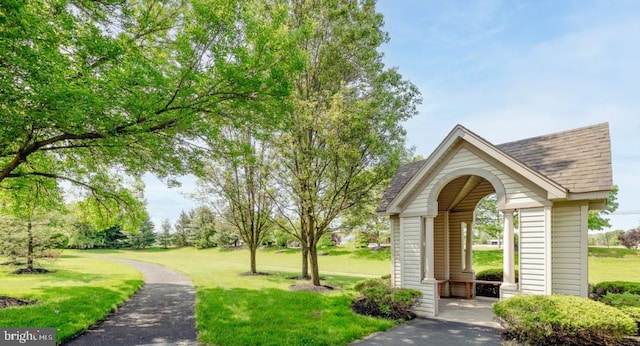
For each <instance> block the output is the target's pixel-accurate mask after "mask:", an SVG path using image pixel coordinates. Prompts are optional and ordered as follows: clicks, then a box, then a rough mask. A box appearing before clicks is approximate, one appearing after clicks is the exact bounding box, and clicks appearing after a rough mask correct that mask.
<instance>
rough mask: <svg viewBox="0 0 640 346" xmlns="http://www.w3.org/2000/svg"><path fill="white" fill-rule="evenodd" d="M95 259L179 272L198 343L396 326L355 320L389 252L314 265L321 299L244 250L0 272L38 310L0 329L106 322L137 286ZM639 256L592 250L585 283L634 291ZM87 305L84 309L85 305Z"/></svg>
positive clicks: (3, 316) (283, 340)
mask: <svg viewBox="0 0 640 346" xmlns="http://www.w3.org/2000/svg"><path fill="white" fill-rule="evenodd" d="M99 255H108V256H113V257H122V258H131V259H136V260H141V261H148V262H154V263H159V264H162V265H165V266H167V267H169V268H172V269H175V270H177V271H180V272H183V273H185V274H186V275H188V276H189V277H191V279H192V280H193V282H194V284H195V285H196V288H197V302H196V315H197V316H196V318H197V325H198V330H199V333H200V340H201V341H202V342H204V343H208V344H217V345H345V344H348V343H350V342H351V341H353V340H356V339H359V338H362V337H364V336H366V335H368V334H371V333H373V332H375V331H381V330H386V329H388V328H390V327H391V326H393V325H394V324H395V323H394V322H390V321H386V320H381V319H374V318H369V317H364V316H359V315H357V314H354V313H353V312H352V311H351V310H350V308H349V303H350V301H351V299H352V298H353V297H354V296H355V292H354V291H353V289H352V287H353V285H354V284H355V283H356V282H357V281H359V280H361V279H363V278H368V277H379V276H381V275H385V274H389V272H390V269H391V266H390V261H389V251H388V250H385V251H381V252H371V251H369V250H368V249H364V250H355V251H352V250H345V249H334V250H328V251H326V253H325V255H324V256H320V258H319V260H320V269H321V274H322V276H323V278H324V281H323V283H325V284H328V285H332V286H335V287H338V288H339V289H337V290H333V291H329V292H326V293H321V294H319V293H309V292H293V291H290V290H289V286H290V285H293V284H297V283H306V281H297V280H293V279H291V277H295V276H297V275H299V268H300V252H299V251H298V250H290V249H289V250H285V251H278V250H276V249H269V250H260V251H259V253H258V270H259V271H261V272H266V273H269V274H270V275H260V276H243V275H241V274H242V273H245V272H246V271H247V270H248V259H249V258H248V252H247V251H246V250H227V251H224V250H220V249H210V250H196V249H192V248H183V249H169V250H164V249H150V250H143V251H140V250H92V251H78V250H76V251H72V250H67V251H65V252H64V255H63V256H62V257H61V258H60V259H59V260H58V261H57V262H54V263H53V264H50V265H46V266H45V267H46V268H48V269H51V270H54V272H53V273H51V274H44V275H14V274H9V272H10V271H11V270H13V269H15V268H10V267H7V266H0V280H1V281H0V282H2V285H1V286H0V295H8V296H13V297H18V298H25V299H31V300H36V301H38V302H39V304H38V305H35V306H25V307H19V308H8V309H0V326H3V327H8V326H43V327H56V328H57V329H58V340H63V339H66V338H68V337H70V336H72V335H74V334H76V333H77V332H79V331H81V330H82V329H84V328H86V327H88V326H89V325H91V324H93V323H95V321H97V320H99V319H101V318H103V316H104V315H105V314H107V313H108V312H109V311H110V310H111V309H113V308H114V307H115V306H116V305H117V304H118V303H119V302H121V301H123V300H124V299H126V297H128V296H129V295H130V294H132V292H133V291H134V290H135V289H136V288H137V287H139V285H140V284H141V280H140V274H139V273H137V272H136V271H135V270H134V269H132V268H131V267H129V266H127V265H124V264H120V263H115V262H110V261H105V260H103V259H100V258H99V257H97V256H99ZM473 257H474V269H475V270H476V272H479V271H481V270H485V269H489V268H501V267H502V250H484V249H475V250H474V256H473ZM638 267H640V254H639V253H638V251H629V250H626V249H590V257H589V275H590V280H589V281H590V282H591V283H597V282H600V281H606V280H623V281H640V271H637V270H633V269H634V268H638ZM88 303H91V304H88Z"/></svg>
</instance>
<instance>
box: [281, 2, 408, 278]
mask: <svg viewBox="0 0 640 346" xmlns="http://www.w3.org/2000/svg"><path fill="white" fill-rule="evenodd" d="M289 13H290V25H291V27H293V28H297V29H299V30H300V40H299V45H300V48H301V49H303V50H304V51H305V53H306V56H307V60H306V63H305V65H304V68H303V71H302V72H301V73H300V74H298V75H297V76H296V77H295V83H294V95H293V99H294V101H293V111H292V119H291V124H290V127H289V129H288V130H287V131H284V132H283V134H282V136H280V137H279V143H278V146H279V148H280V153H281V162H282V165H283V168H284V170H283V172H282V176H283V178H282V179H281V180H282V181H283V183H282V185H283V186H286V187H287V188H288V189H289V190H290V191H289V192H290V193H291V195H292V196H293V198H292V199H293V200H292V202H291V206H292V207H293V209H295V212H293V213H291V214H290V215H287V216H288V217H289V218H296V219H297V221H298V222H300V229H301V234H299V235H298V239H299V240H300V242H301V244H302V247H303V259H306V256H305V255H304V254H305V253H306V252H307V251H308V255H309V264H310V268H311V277H312V281H313V284H314V285H320V276H319V268H318V257H317V256H318V254H317V250H316V245H317V244H318V241H319V240H320V237H321V236H322V235H323V234H325V233H326V232H328V231H329V225H330V223H331V222H332V221H333V220H334V219H335V218H336V217H337V216H338V215H339V214H340V213H341V212H343V211H344V210H346V209H348V208H350V207H352V206H353V205H355V204H357V203H358V202H359V201H360V200H362V199H363V198H365V197H366V196H367V195H368V194H369V193H370V192H371V190H372V189H373V188H374V187H375V186H377V185H378V184H380V183H381V182H382V181H384V179H386V178H388V177H389V176H390V175H392V174H393V172H394V171H395V169H396V168H397V166H398V165H399V163H400V161H401V160H402V159H403V157H404V155H405V154H406V151H405V147H404V145H405V131H404V129H403V128H402V126H401V122H402V121H404V120H407V119H408V118H410V117H411V116H413V115H414V114H415V113H416V108H415V107H416V105H417V103H418V102H419V93H418V91H417V89H416V88H415V86H413V85H412V84H411V83H409V82H407V81H405V80H403V79H402V77H401V76H400V75H399V74H398V73H397V71H396V70H394V69H386V68H385V67H384V64H383V63H382V55H381V53H379V52H378V48H379V47H380V45H381V44H383V43H385V42H386V41H387V40H388V37H387V35H386V34H385V33H384V32H383V31H382V29H381V28H382V25H383V18H382V15H380V14H379V13H376V11H375V1H373V0H363V1H358V0H331V1H311V0H309V1H307V0H297V1H292V2H291V10H290V12H289ZM285 181H286V182H285ZM289 229H293V228H289ZM304 274H305V269H304V262H303V275H304Z"/></svg>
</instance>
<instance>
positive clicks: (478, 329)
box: [354, 298, 501, 346]
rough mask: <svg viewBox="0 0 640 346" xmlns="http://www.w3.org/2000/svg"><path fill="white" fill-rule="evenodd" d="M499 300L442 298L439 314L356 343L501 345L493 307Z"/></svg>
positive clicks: (374, 345) (366, 345) (371, 345)
mask: <svg viewBox="0 0 640 346" xmlns="http://www.w3.org/2000/svg"><path fill="white" fill-rule="evenodd" d="M495 301H496V300H484V299H470V300H467V299H455V298H442V299H440V300H439V301H438V316H437V317H436V318H433V319H415V320H413V321H411V322H409V323H408V324H403V325H400V326H398V327H395V328H393V329H391V330H388V331H386V332H382V333H377V334H374V335H372V336H369V337H367V338H365V339H364V340H359V341H356V342H355V343H354V345H357V346H395V345H447V346H449V345H451V346H463V345H500V343H501V338H500V333H501V329H500V325H499V324H498V322H496V321H495V319H494V314H493V311H492V309H491V305H492V304H493V303H494V302H495Z"/></svg>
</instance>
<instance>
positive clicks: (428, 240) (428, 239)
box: [424, 216, 435, 280]
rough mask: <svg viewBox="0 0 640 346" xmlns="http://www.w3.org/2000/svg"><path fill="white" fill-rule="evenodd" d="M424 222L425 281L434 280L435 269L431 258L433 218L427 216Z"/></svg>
mask: <svg viewBox="0 0 640 346" xmlns="http://www.w3.org/2000/svg"><path fill="white" fill-rule="evenodd" d="M424 222H425V253H424V254H425V257H426V258H425V260H426V268H425V269H426V270H425V277H424V278H425V279H431V280H435V267H434V258H433V231H434V229H433V228H434V226H433V217H431V216H427V217H426V218H425V219H424Z"/></svg>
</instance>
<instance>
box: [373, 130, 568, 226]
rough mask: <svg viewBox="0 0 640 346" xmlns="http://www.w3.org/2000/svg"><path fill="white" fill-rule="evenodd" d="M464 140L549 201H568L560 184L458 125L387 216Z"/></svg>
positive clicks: (397, 209) (393, 203)
mask: <svg viewBox="0 0 640 346" xmlns="http://www.w3.org/2000/svg"><path fill="white" fill-rule="evenodd" d="M459 140H464V141H466V142H467V143H469V144H471V145H473V146H474V147H476V148H478V149H479V150H481V151H482V152H484V153H486V154H487V155H489V156H491V157H493V158H494V159H496V160H498V161H500V162H502V163H503V164H505V165H506V166H507V167H509V168H511V169H512V170H514V171H515V172H516V173H518V174H520V175H522V176H523V177H525V178H526V179H528V180H530V181H531V182H532V183H534V184H536V185H538V186H540V187H541V188H542V189H543V190H545V191H547V199H565V198H567V190H566V189H565V188H564V187H562V186H561V185H560V184H558V183H556V182H554V181H553V180H551V179H549V178H547V177H546V176H544V175H542V174H540V173H539V172H537V171H535V170H533V169H531V168H529V167H528V166H526V165H524V164H523V163H521V162H520V161H518V160H516V159H514V158H512V157H511V156H509V155H507V154H505V153H504V152H503V151H501V150H500V149H498V148H496V146H494V145H493V144H491V143H489V142H488V141H486V140H485V139H483V138H482V137H480V136H478V135H476V134H474V133H473V132H471V131H469V130H467V129H466V128H464V127H463V126H462V125H456V126H455V127H454V128H453V129H452V130H451V132H449V134H448V135H447V136H446V137H445V138H444V140H443V141H442V142H441V143H440V144H439V145H438V147H437V148H436V149H435V150H434V151H433V153H431V155H429V158H428V159H427V160H426V162H425V163H424V165H423V166H422V167H420V169H419V170H418V171H417V172H416V174H414V176H413V177H412V178H411V180H409V181H408V182H407V184H406V185H405V186H404V187H403V188H402V190H400V192H399V193H398V194H397V195H396V197H395V198H394V199H393V200H392V201H391V202H390V203H389V205H388V206H387V210H386V212H385V213H384V214H385V215H390V214H397V213H400V212H401V208H400V205H401V204H402V203H403V202H404V201H405V200H406V199H407V198H408V197H409V196H410V195H411V193H412V192H413V190H414V188H415V187H416V186H417V185H418V184H419V182H420V180H422V178H423V177H424V176H425V175H426V174H427V173H428V172H429V171H431V169H432V168H433V167H434V166H435V165H436V164H437V163H438V162H440V160H441V159H442V158H443V157H444V156H445V155H446V154H447V152H448V151H449V150H450V149H451V148H452V147H453V146H454V145H455V144H456V143H457V142H458V141H459Z"/></svg>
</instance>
